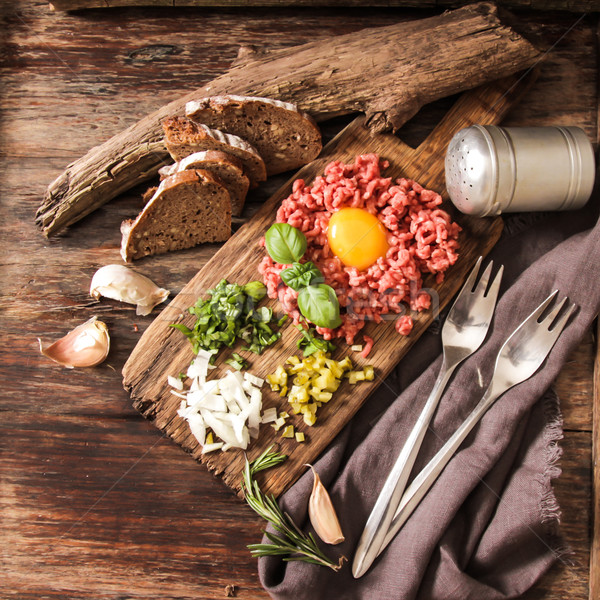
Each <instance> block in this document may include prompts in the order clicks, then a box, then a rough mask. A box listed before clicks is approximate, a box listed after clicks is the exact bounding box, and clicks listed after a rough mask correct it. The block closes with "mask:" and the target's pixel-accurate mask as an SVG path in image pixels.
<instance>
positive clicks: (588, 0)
mask: <svg viewBox="0 0 600 600" xmlns="http://www.w3.org/2000/svg"><path fill="white" fill-rule="evenodd" d="M496 3H497V4H498V6H504V7H507V8H512V9H515V8H526V9H533V10H570V11H576V12H584V11H588V10H598V6H599V5H598V2H597V1H595V0H496ZM249 4H251V5H252V6H270V7H276V8H280V7H282V6H290V5H293V6H310V7H322V6H328V7H330V6H335V7H354V6H363V5H364V3H363V2H361V0H296V1H295V2H290V1H289V0H253V1H252V2H250V1H249V0H52V2H51V3H50V4H49V7H50V9H51V10H78V9H82V8H116V7H121V6H169V7H176V8H177V7H182V6H205V7H210V8H214V7H216V6H218V7H231V6H236V7H247V6H248V5H249ZM463 4H465V2H464V1H462V2H461V1H458V0H420V1H419V0H384V1H380V2H377V1H376V2H369V6H371V7H376V6H381V7H389V6H398V7H404V8H409V7H418V8H456V7H457V6H462V5H463Z"/></svg>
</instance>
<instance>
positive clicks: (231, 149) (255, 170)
mask: <svg viewBox="0 0 600 600" xmlns="http://www.w3.org/2000/svg"><path fill="white" fill-rule="evenodd" d="M162 126H163V131H164V132H165V146H166V148H167V151H168V152H169V154H170V155H171V156H172V157H173V160H176V161H179V160H181V159H182V158H185V157H186V156H189V155H190V154H194V153H196V152H202V151H205V150H219V151H221V152H226V153H227V154H231V155H233V156H235V157H236V158H238V159H239V160H241V161H242V163H243V165H244V172H245V173H246V175H247V176H248V179H250V183H251V184H252V185H258V184H259V183H260V182H261V181H265V179H266V178H267V172H266V168H265V162H264V160H263V159H262V157H261V155H260V154H259V153H258V151H257V150H256V148H254V146H252V145H251V144H249V143H248V142H247V141H246V140H243V139H241V138H240V137H238V136H236V135H230V134H228V133H223V132H222V131H218V130H216V129H210V128H209V127H208V126H206V125H203V124H201V123H195V122H194V121H192V120H190V119H186V118H185V117H169V118H167V119H165V120H164V121H163V122H162Z"/></svg>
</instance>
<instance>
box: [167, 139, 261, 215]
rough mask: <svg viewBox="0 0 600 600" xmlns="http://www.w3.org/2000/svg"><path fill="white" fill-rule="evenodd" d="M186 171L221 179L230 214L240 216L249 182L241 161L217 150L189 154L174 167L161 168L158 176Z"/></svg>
mask: <svg viewBox="0 0 600 600" xmlns="http://www.w3.org/2000/svg"><path fill="white" fill-rule="evenodd" d="M188 169H204V170H206V171H208V172H209V173H213V174H214V175H216V176H217V177H218V178H219V179H221V181H223V183H224V184H225V187H226V188H227V190H228V191H229V195H230V196H231V214H232V215H235V216H236V217H237V216H239V215H241V214H242V209H243V208H244V202H245V200H246V194H247V193H248V188H249V186H250V180H249V179H248V177H246V175H244V166H243V164H242V161H241V160H239V159H237V158H236V157H235V156H232V155H231V154H227V153H225V152H220V151H219V150H205V151H204V152H195V153H194V154H190V155H189V156H186V157H185V158H182V159H181V160H180V161H179V162H177V163H175V164H174V165H170V166H168V167H163V168H162V169H160V170H159V174H160V176H161V178H162V179H164V178H165V177H168V176H170V175H173V174H175V173H177V172H179V171H186V170H188Z"/></svg>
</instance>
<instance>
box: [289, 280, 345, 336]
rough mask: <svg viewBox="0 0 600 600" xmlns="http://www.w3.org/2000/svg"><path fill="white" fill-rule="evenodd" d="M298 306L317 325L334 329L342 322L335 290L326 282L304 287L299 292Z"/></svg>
mask: <svg viewBox="0 0 600 600" xmlns="http://www.w3.org/2000/svg"><path fill="white" fill-rule="evenodd" d="M298 308H299V309H300V312H301V313H302V314H303V315H304V316H305V317H306V318H307V319H308V320H309V321H310V322H311V323H314V324H315V325H317V327H327V328H329V329H334V328H335V327H339V326H340V325H341V324H342V319H341V318H340V305H339V302H338V299H337V296H336V295H335V291H334V290H333V288H332V287H330V286H328V285H326V284H325V283H319V284H317V285H310V286H308V287H305V288H302V289H301V290H300V293H299V294H298Z"/></svg>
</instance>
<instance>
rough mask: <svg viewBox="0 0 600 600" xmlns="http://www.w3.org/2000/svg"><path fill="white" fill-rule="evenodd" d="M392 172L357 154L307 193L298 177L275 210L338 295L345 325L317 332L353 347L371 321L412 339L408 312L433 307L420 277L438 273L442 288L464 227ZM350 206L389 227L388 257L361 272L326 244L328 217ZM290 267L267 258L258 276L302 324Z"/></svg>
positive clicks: (428, 193) (373, 157)
mask: <svg viewBox="0 0 600 600" xmlns="http://www.w3.org/2000/svg"><path fill="white" fill-rule="evenodd" d="M388 166H389V163H388V161H386V160H380V158H379V156H378V155H377V154H364V155H361V156H358V157H356V159H355V161H354V163H353V164H344V163H342V162H341V161H334V162H332V163H330V164H329V165H327V167H325V172H324V175H323V176H318V177H316V178H315V181H314V183H313V185H312V186H310V187H309V186H307V185H306V184H305V182H304V181H303V180H302V179H297V180H296V181H295V182H294V184H293V187H292V193H291V194H290V196H289V197H288V198H286V199H285V200H283V202H282V204H281V206H280V208H279V210H278V211H277V222H279V223H289V224H290V225H292V226H293V227H296V228H298V229H300V230H301V231H302V232H303V233H304V235H305V236H306V239H307V242H308V246H307V250H306V252H305V254H304V257H303V260H306V261H313V262H314V263H315V265H316V266H317V267H319V269H320V270H321V272H322V273H323V276H324V278H325V283H327V284H329V285H330V286H331V287H332V288H333V289H334V290H335V292H336V294H337V297H338V300H339V303H340V307H341V317H342V321H343V322H342V325H340V326H339V327H338V328H336V329H333V330H332V329H326V328H321V327H318V328H317V331H318V332H319V333H320V334H321V335H323V337H324V338H325V339H332V338H336V337H343V338H344V339H345V340H346V342H347V343H348V344H352V343H353V341H354V338H355V336H356V334H357V333H358V332H359V331H360V330H361V329H362V328H363V327H364V325H365V323H366V322H367V321H369V320H373V321H375V322H377V323H378V322H380V321H382V320H383V319H389V318H390V317H391V316H393V318H394V319H395V320H396V323H395V327H396V330H397V331H398V332H399V333H400V334H403V335H408V334H409V333H410V331H411V329H412V326H413V321H412V317H411V316H410V314H408V311H407V306H408V307H409V308H410V309H411V310H413V311H422V310H426V309H428V308H429V307H430V305H431V296H430V295H429V293H428V292H427V291H426V290H425V289H423V287H422V284H423V275H424V274H427V273H432V274H435V276H436V282H437V283H441V282H442V281H443V279H444V272H445V271H446V270H447V269H448V267H450V266H451V265H453V264H454V263H455V262H456V260H457V258H458V254H457V250H458V247H459V244H458V234H459V232H460V230H461V228H460V226H459V225H458V224H457V223H454V222H453V221H452V219H451V218H450V215H449V214H448V213H447V212H445V211H444V210H442V209H441V208H439V206H440V204H441V203H442V198H441V196H440V195H439V194H438V193H436V192H434V191H432V190H427V189H425V188H423V187H422V186H420V185H419V184H418V183H417V182H415V181H412V180H410V179H403V178H402V179H397V180H396V181H392V178H391V177H382V176H381V170H382V169H385V168H387V167H388ZM348 207H353V208H362V209H365V210H367V211H368V212H369V213H371V214H373V215H375V216H376V217H377V218H378V219H379V220H380V221H381V223H383V225H384V226H385V227H386V229H387V241H388V244H389V249H388V251H387V253H386V255H385V257H382V258H379V259H378V260H377V262H375V263H374V264H372V265H371V266H370V267H368V268H367V269H366V270H364V271H359V270H358V269H356V268H355V267H347V266H344V264H343V263H342V261H341V260H340V259H339V258H338V257H337V256H335V255H334V254H333V253H332V251H331V250H330V248H329V244H328V241H327V227H328V223H329V219H330V217H331V215H332V214H333V213H334V212H336V211H338V210H341V209H342V208H348ZM262 243H263V244H264V239H263V240H262ZM286 266H287V265H281V264H279V263H275V262H273V260H272V259H271V258H270V257H269V256H268V255H267V256H265V257H264V258H263V260H262V262H261V263H260V265H259V271H260V273H261V274H262V276H263V279H264V282H265V285H266V286H267V290H268V294H269V296H270V297H271V298H279V301H280V302H281V305H282V307H283V309H284V311H285V312H286V313H287V314H288V315H289V316H290V317H291V318H292V319H293V320H294V322H296V323H297V322H299V321H300V319H301V314H300V312H299V310H298V304H297V296H298V293H297V292H295V291H294V290H293V289H291V288H289V287H288V286H286V285H285V284H284V283H283V282H282V280H281V277H280V275H279V274H280V272H281V271H282V270H283V269H284V268H286ZM385 315H388V316H387V317H386V316H385Z"/></svg>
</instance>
